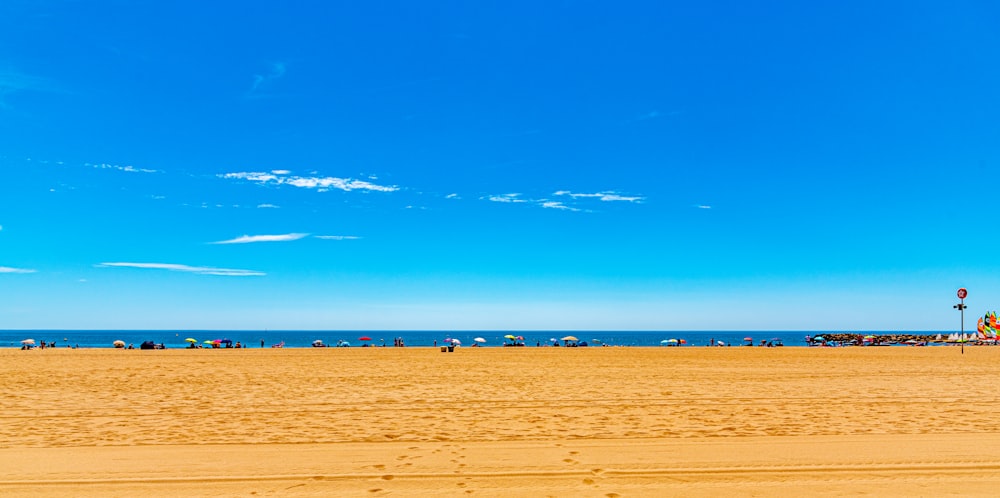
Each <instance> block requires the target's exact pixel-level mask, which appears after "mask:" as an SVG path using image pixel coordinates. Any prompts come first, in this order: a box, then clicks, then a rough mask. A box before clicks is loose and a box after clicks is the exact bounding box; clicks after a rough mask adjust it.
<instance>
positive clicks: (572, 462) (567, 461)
mask: <svg viewBox="0 0 1000 498" xmlns="http://www.w3.org/2000/svg"><path fill="white" fill-rule="evenodd" d="M563 461H564V462H566V463H568V464H570V465H574V464H577V463H580V462H578V461H576V460H573V459H572V458H563Z"/></svg>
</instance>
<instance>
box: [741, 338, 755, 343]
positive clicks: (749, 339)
mask: <svg viewBox="0 0 1000 498" xmlns="http://www.w3.org/2000/svg"><path fill="white" fill-rule="evenodd" d="M743 340H744V341H747V342H753V337H744V338H743Z"/></svg>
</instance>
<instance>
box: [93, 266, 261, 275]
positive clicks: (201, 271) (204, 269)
mask: <svg viewBox="0 0 1000 498" xmlns="http://www.w3.org/2000/svg"><path fill="white" fill-rule="evenodd" d="M96 266H97V267H98V268H139V269H145V270H168V271H177V272H184V273H195V274H198V275H217V276H223V277H262V276H264V275H267V274H266V273H264V272H260V271H256V270H238V269H233V268H213V267H210V266H188V265H179V264H173V263H101V264H99V265H96Z"/></svg>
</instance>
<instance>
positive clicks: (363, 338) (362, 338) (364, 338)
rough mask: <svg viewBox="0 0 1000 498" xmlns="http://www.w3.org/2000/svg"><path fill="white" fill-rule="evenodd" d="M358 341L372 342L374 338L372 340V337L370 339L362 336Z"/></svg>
mask: <svg viewBox="0 0 1000 498" xmlns="http://www.w3.org/2000/svg"><path fill="white" fill-rule="evenodd" d="M358 340H359V341H370V340H372V338H371V337H368V336H366V335H363V336H361V337H358Z"/></svg>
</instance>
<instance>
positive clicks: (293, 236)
mask: <svg viewBox="0 0 1000 498" xmlns="http://www.w3.org/2000/svg"><path fill="white" fill-rule="evenodd" d="M308 235H309V234H308V233H286V234H283V235H244V236H242V237H236V238H235V239H230V240H220V241H218V242H212V244H253V243H255V242H290V241H293V240H299V239H301V238H303V237H306V236H308Z"/></svg>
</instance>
